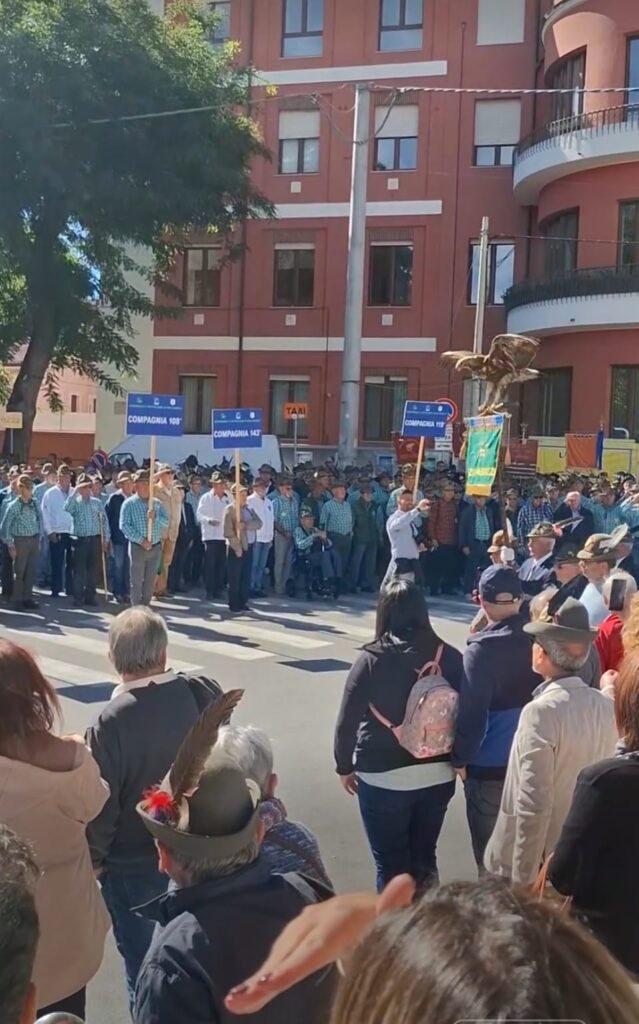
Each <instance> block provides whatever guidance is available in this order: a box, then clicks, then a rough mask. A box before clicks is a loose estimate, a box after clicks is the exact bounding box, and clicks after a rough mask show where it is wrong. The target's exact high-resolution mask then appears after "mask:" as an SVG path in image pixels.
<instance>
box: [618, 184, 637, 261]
mask: <svg viewBox="0 0 639 1024" xmlns="http://www.w3.org/2000/svg"><path fill="white" fill-rule="evenodd" d="M618 265H619V269H620V270H623V269H626V268H627V269H629V270H637V268H639V200H637V199H633V200H632V202H628V203H619V257H618Z"/></svg>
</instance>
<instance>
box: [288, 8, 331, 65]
mask: <svg viewBox="0 0 639 1024" xmlns="http://www.w3.org/2000/svg"><path fill="white" fill-rule="evenodd" d="M323 33H324V0H284V34H283V38H282V56H283V57H321V55H322V49H323V45H324V40H323Z"/></svg>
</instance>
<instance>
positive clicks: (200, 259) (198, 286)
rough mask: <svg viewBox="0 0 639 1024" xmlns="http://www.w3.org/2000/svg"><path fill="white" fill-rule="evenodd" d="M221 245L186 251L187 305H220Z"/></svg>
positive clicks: (185, 289) (185, 301)
mask: <svg viewBox="0 0 639 1024" xmlns="http://www.w3.org/2000/svg"><path fill="white" fill-rule="evenodd" d="M220 257H221V250H220V248H219V247H215V248H213V247H210V246H209V247H206V248H194V249H186V250H185V252H184V304H185V306H219V305H220V278H221V271H220Z"/></svg>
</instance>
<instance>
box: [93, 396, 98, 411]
mask: <svg viewBox="0 0 639 1024" xmlns="http://www.w3.org/2000/svg"><path fill="white" fill-rule="evenodd" d="M97 411H98V400H97V398H94V399H93V402H92V404H91V412H97Z"/></svg>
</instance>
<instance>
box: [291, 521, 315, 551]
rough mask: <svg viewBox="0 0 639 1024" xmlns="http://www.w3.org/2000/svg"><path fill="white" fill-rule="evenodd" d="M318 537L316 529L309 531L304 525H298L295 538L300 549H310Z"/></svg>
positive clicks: (296, 545)
mask: <svg viewBox="0 0 639 1024" xmlns="http://www.w3.org/2000/svg"><path fill="white" fill-rule="evenodd" d="M316 539H317V533H316V531H315V530H314V529H313V530H311V531H310V532H309V531H308V530H305V529H304V527H303V526H298V527H296V529H295V534H294V540H295V547H296V548H297V550H298V551H310V550H311V548H312V547H313V544H314V543H315V540H316Z"/></svg>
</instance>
